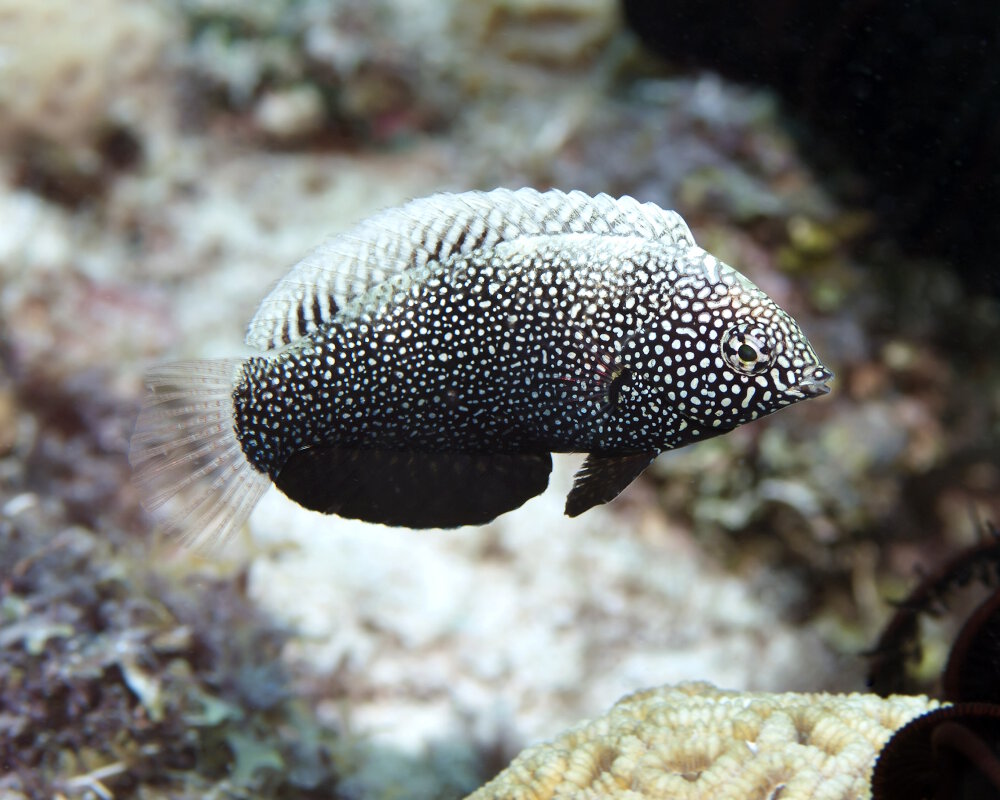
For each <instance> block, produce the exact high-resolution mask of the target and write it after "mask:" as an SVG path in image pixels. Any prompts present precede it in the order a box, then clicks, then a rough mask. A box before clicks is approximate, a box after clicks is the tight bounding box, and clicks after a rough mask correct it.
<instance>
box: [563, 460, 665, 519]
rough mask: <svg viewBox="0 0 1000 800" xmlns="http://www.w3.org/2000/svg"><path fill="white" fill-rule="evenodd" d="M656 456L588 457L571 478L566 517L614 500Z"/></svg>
mask: <svg viewBox="0 0 1000 800" xmlns="http://www.w3.org/2000/svg"><path fill="white" fill-rule="evenodd" d="M656 456H657V454H656V453H629V454H627V455H605V454H602V453H591V454H590V455H589V456H587V460H586V461H585V462H583V466H582V467H580V471H579V472H577V473H576V476H575V477H574V478H573V488H572V490H571V491H570V493H569V496H568V497H567V498H566V515H567V516H570V517H576V516H579V515H580V514H582V513H583V512H584V511H587V510H588V509H590V508H593V507H594V506H596V505H600V504H601V503H607V502H608V501H610V500H614V499H615V498H616V497H617V496H618V495H619V494H621V492H622V490H623V489H624V488H625V487H626V486H628V485H629V484H630V483H632V481H634V480H635V479H636V478H637V477H638V476H639V473H640V472H642V471H643V470H644V469H646V467H648V466H649V465H650V464H651V463H652V462H653V459H654V458H656Z"/></svg>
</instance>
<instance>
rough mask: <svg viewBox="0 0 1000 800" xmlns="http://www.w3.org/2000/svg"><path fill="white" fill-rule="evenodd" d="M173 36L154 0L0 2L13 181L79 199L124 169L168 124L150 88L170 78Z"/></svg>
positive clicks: (1, 87) (0, 93) (3, 114)
mask: <svg viewBox="0 0 1000 800" xmlns="http://www.w3.org/2000/svg"><path fill="white" fill-rule="evenodd" d="M177 37H178V26H177V24H176V20H175V19H174V18H173V16H172V15H171V14H170V9H169V7H168V6H166V5H164V4H161V3H145V2H140V1H137V0H95V2H92V3H90V2H88V3H74V2H67V0H39V2H33V3H18V2H16V0H4V2H2V3H0V49H2V52H3V64H2V72H0V76H2V79H0V146H3V147H4V148H7V149H9V150H11V151H13V152H14V153H15V154H17V155H18V157H19V158H20V164H19V165H18V162H17V161H12V162H11V163H10V166H18V170H19V174H18V175H17V179H18V180H19V181H20V182H21V183H24V184H27V185H30V186H32V187H33V188H35V189H36V190H39V191H42V192H45V193H47V194H49V195H50V196H54V197H57V198H58V199H60V200H69V201H72V202H79V201H81V200H83V199H85V198H86V197H87V195H88V194H91V193H93V192H95V191H97V190H99V189H100V187H101V185H102V183H103V182H104V181H106V180H107V179H108V175H107V173H108V172H113V171H114V170H115V169H119V168H122V167H127V166H131V165H132V164H133V163H134V161H135V160H136V159H137V158H138V157H139V153H138V151H139V150H140V149H141V148H142V144H141V142H142V141H143V140H145V139H147V138H150V137H154V136H155V130H156V126H157V125H158V124H162V123H164V122H165V121H169V117H168V116H165V115H168V114H169V106H170V104H163V103H157V102H155V100H154V98H158V96H159V92H158V91H157V90H156V89H155V88H154V87H157V86H159V87H163V86H164V85H169V83H170V75H169V70H168V69H167V68H166V67H167V52H168V49H169V47H170V45H171V44H173V43H174V42H176V40H177ZM151 100H152V102H150V101H151ZM147 146H149V144H148V143H147Z"/></svg>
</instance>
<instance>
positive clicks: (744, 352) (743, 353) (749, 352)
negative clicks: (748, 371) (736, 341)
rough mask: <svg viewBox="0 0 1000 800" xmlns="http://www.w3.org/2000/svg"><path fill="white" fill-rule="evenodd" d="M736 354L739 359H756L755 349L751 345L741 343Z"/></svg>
mask: <svg viewBox="0 0 1000 800" xmlns="http://www.w3.org/2000/svg"><path fill="white" fill-rule="evenodd" d="M736 355H738V356H739V358H740V361H751V362H752V361H756V360H757V351H756V350H755V349H754V347H753V346H752V345H749V344H741V345H740V349H739V350H737V351H736Z"/></svg>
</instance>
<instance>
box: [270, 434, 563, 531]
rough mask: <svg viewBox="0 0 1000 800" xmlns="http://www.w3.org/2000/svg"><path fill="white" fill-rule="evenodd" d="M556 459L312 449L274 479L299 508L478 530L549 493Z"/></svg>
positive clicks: (293, 459)
mask: <svg viewBox="0 0 1000 800" xmlns="http://www.w3.org/2000/svg"><path fill="white" fill-rule="evenodd" d="M551 470H552V457H551V456H550V455H549V454H548V453H542V454H526V455H525V454H517V455H511V454H505V453H491V454H477V453H422V452H411V451H398V450H362V449H348V448H339V447H310V448H308V449H306V450H301V451H299V452H298V453H295V454H294V455H292V456H291V457H290V458H289V459H288V460H287V461H286V462H285V464H284V466H283V467H282V469H281V471H280V472H279V473H278V475H277V476H276V477H275V479H274V483H275V485H276V486H277V487H278V488H279V489H281V491H282V492H284V493H285V494H286V495H288V496H289V497H290V498H291V499H292V500H294V501H295V502H296V503H298V504H299V505H302V506H305V507H306V508H309V509H312V510H314V511H321V512H323V513H324V514H336V515H338V516H341V517H348V518H350V519H360V520H364V521H366V522H376V523H380V524H382V525H398V526H403V527H408V528H455V527H458V526H459V525H481V524H483V523H486V522H489V521H491V520H493V519H495V518H496V517H497V516H499V515H500V514H502V513H504V512H505V511H510V510H511V509H513V508H517V507H518V506H520V505H521V504H522V503H524V502H525V501H526V500H528V499H529V498H531V497H534V496H535V495H536V494H540V493H541V492H542V491H544V490H545V487H546V485H547V484H548V481H549V472H550V471H551Z"/></svg>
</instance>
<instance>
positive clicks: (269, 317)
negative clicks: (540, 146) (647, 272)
mask: <svg viewBox="0 0 1000 800" xmlns="http://www.w3.org/2000/svg"><path fill="white" fill-rule="evenodd" d="M561 233H597V234H605V235H608V236H639V237H643V238H649V239H658V240H662V241H663V242H664V243H666V244H675V245H686V246H690V245H693V244H694V239H693V238H692V236H691V231H690V230H689V229H688V226H687V224H686V223H685V222H684V220H683V219H682V218H681V216H680V215H679V214H677V213H676V212H674V211H664V210H663V209H661V208H659V207H658V206H656V205H653V204H652V203H640V202H638V201H637V200H634V199H633V198H631V197H622V198H619V199H615V198H613V197H611V196H609V195H606V194H599V195H597V196H596V197H590V196H589V195H587V194H584V193H583V192H580V191H573V192H568V193H567V192H561V191H558V190H555V189H553V190H549V191H547V192H539V191H536V190H535V189H517V190H511V189H494V190H493V191H491V192H463V193H460V194H449V193H442V194H435V195H431V196H430V197H425V198H423V199H420V200H412V201H411V202H409V203H406V204H405V205H403V206H400V207H398V208H391V209H388V210H385V211H382V212H380V213H378V214H376V215H375V216H373V217H370V218H369V219H367V220H365V221H363V222H361V223H359V224H358V225H356V226H355V227H354V228H352V229H351V230H349V231H347V232H346V233H343V234H340V235H338V236H334V237H332V238H330V239H328V240H327V241H325V242H324V243H323V244H321V245H320V246H319V247H317V248H316V249H314V250H313V251H312V252H310V253H309V254H308V255H306V256H305V258H303V259H302V260H301V261H299V262H298V263H297V264H296V265H295V266H293V267H292V269H291V270H290V271H289V273H288V274H287V275H286V276H285V277H284V278H283V279H282V280H280V281H279V282H278V284H277V285H276V286H275V287H274V289H273V290H272V291H271V293H270V294H269V295H268V296H267V297H265V298H264V301H263V302H262V303H261V305H260V308H258V309H257V313H256V314H255V315H254V318H253V320H251V322H250V328H249V331H248V332H247V339H246V341H247V344H248V345H250V346H252V347H258V348H260V349H262V350H269V349H271V348H273V347H280V346H282V345H285V344H288V343H289V342H292V341H294V340H296V339H299V338H301V337H302V336H305V335H307V334H308V333H310V332H312V331H314V330H316V329H317V328H319V327H320V326H322V325H323V324H325V323H327V322H329V321H330V320H332V319H333V318H334V317H335V316H336V314H337V312H338V311H339V310H340V309H342V308H343V307H344V306H345V305H346V304H347V303H348V302H350V301H351V300H353V299H355V298H358V297H360V296H362V295H363V294H365V293H366V292H368V291H369V290H370V289H372V288H374V287H376V286H378V285H380V284H382V283H384V282H385V281H386V280H388V279H390V278H392V277H393V276H394V275H397V274H399V273H401V272H404V271H406V270H409V269H415V268H420V267H423V266H424V265H426V264H428V263H431V262H441V261H444V260H446V259H447V258H449V257H451V256H454V255H456V254H464V255H468V254H471V253H473V252H476V251H479V250H483V249H488V248H492V247H495V246H496V245H497V244H498V243H500V242H505V241H513V240H515V239H518V238H520V237H523V236H540V235H553V236H555V235H559V234H561Z"/></svg>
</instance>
